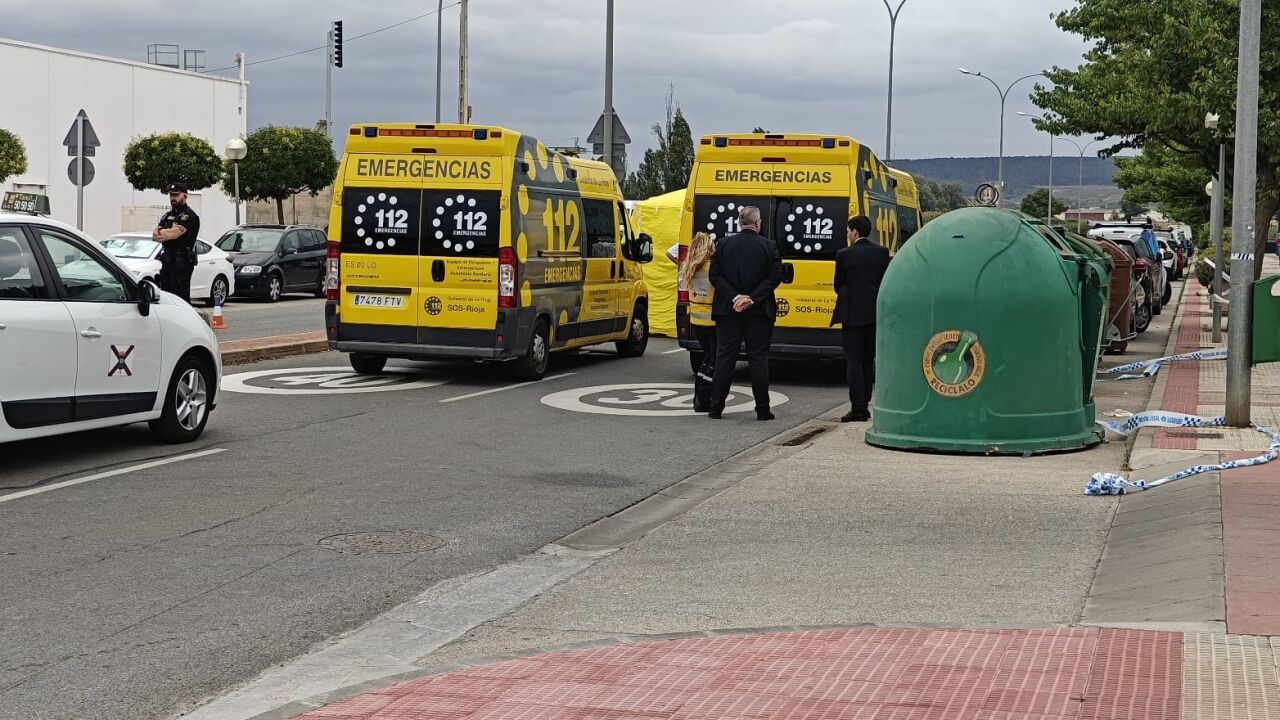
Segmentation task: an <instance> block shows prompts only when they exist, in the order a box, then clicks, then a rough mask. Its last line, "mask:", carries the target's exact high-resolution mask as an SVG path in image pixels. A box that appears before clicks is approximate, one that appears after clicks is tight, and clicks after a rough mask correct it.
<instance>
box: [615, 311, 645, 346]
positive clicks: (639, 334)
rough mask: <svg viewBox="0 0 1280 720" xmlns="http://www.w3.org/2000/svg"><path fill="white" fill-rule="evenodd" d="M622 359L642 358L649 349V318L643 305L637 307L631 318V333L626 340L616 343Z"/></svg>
mask: <svg viewBox="0 0 1280 720" xmlns="http://www.w3.org/2000/svg"><path fill="white" fill-rule="evenodd" d="M614 345H615V346H616V347H617V348H618V354H619V355H621V356H622V357H640V356H641V355H644V350H645V348H647V347H649V316H648V315H647V314H646V313H645V308H644V306H643V305H637V306H636V309H635V312H634V313H633V314H632V317H631V332H630V333H628V334H627V339H626V340H619V341H618V342H616V343H614Z"/></svg>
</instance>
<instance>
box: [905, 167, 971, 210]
mask: <svg viewBox="0 0 1280 720" xmlns="http://www.w3.org/2000/svg"><path fill="white" fill-rule="evenodd" d="M913 177H914V178H915V181H916V191H917V192H919V193H920V211H921V212H950V211H952V210H955V209H957V208H962V207H965V206H967V205H968V204H969V202H968V200H966V199H965V196H964V186H963V185H961V184H960V183H958V182H947V183H940V182H938V181H937V180H934V179H932V178H927V177H924V176H923V175H914V176H913Z"/></svg>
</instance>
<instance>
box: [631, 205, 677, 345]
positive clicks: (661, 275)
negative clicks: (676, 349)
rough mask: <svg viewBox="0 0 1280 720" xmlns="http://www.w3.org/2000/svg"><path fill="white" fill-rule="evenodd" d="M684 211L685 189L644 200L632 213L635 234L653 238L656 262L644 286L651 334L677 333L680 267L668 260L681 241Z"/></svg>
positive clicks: (647, 268) (648, 268)
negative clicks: (671, 250)
mask: <svg viewBox="0 0 1280 720" xmlns="http://www.w3.org/2000/svg"><path fill="white" fill-rule="evenodd" d="M683 208H684V190H676V191H674V192H669V193H667V194H665V195H658V196H657V197H651V198H649V199H648V200H641V201H640V202H638V203H636V205H635V208H634V209H633V210H632V211H631V226H632V228H633V232H635V233H636V234H637V235H638V234H640V233H649V236H650V237H652V238H653V262H651V263H649V264H648V265H645V266H644V284H645V286H646V287H647V288H648V289H649V332H651V333H653V334H654V335H667V336H674V335H675V334H676V273H677V271H678V268H677V267H676V265H675V263H673V262H671V261H670V260H669V259H668V258H667V250H669V249H670V248H671V246H672V245H675V244H677V243H678V242H679V240H680V213H681V211H682V209H683Z"/></svg>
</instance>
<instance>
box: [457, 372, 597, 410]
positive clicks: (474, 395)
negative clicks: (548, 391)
mask: <svg viewBox="0 0 1280 720" xmlns="http://www.w3.org/2000/svg"><path fill="white" fill-rule="evenodd" d="M576 374H577V373H571V372H568V373H560V374H559V375H548V376H547V377H544V378H542V379H541V380H530V381H529V382H522V383H516V384H515V385H503V386H502V387H496V388H490V389H488V390H481V391H480V392H473V393H469V394H467V395H459V396H457V397H451V398H446V399H444V400H441V401H440V402H442V403H451V402H458V401H459V400H470V399H471V398H478V397H480V396H481V395H492V394H494V393H500V392H506V391H507V390H515V389H516V388H522V387H528V386H530V385H537V384H538V383H544V382H550V381H552V380H559V379H560V378H567V377H569V376H570V375H576Z"/></svg>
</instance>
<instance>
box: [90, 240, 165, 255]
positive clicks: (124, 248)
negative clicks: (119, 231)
mask: <svg viewBox="0 0 1280 720" xmlns="http://www.w3.org/2000/svg"><path fill="white" fill-rule="evenodd" d="M159 244H160V243H157V242H156V241H155V240H152V239H151V238H148V237H136V236H132V235H116V236H115V237H111V238H107V239H106V241H104V242H103V243H102V246H103V247H104V248H106V249H107V252H109V253H111V254H112V255H115V256H116V257H118V258H133V259H137V258H143V259H145V258H149V257H151V256H152V255H153V254H155V251H156V248H157V246H159Z"/></svg>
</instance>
